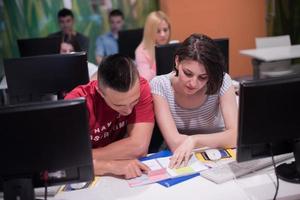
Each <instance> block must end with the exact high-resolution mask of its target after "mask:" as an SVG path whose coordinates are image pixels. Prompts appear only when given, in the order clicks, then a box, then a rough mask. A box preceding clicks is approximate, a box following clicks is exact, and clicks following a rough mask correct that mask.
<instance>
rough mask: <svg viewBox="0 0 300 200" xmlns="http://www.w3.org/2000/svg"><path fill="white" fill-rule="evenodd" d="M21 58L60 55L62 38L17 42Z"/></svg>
mask: <svg viewBox="0 0 300 200" xmlns="http://www.w3.org/2000/svg"><path fill="white" fill-rule="evenodd" d="M17 43H18V47H19V52H20V56H21V57H25V56H38V55H47V54H58V53H59V51H60V43H61V38H60V37H45V38H30V39H19V40H17Z"/></svg>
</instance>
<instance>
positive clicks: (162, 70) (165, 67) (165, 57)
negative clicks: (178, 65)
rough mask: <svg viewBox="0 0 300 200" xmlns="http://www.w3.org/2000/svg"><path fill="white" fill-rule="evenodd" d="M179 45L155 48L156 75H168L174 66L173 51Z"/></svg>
mask: <svg viewBox="0 0 300 200" xmlns="http://www.w3.org/2000/svg"><path fill="white" fill-rule="evenodd" d="M179 46H180V43H172V44H165V45H158V46H155V62H156V75H163V74H168V73H170V72H171V71H172V70H173V68H174V66H175V57H174V53H175V50H176V49H177V48H178V47H179Z"/></svg>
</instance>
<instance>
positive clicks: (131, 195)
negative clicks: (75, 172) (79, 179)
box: [51, 171, 300, 200]
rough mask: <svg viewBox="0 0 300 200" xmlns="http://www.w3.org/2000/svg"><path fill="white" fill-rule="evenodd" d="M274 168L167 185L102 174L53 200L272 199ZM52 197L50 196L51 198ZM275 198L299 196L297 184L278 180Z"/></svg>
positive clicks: (295, 197)
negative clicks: (85, 186) (230, 177)
mask: <svg viewBox="0 0 300 200" xmlns="http://www.w3.org/2000/svg"><path fill="white" fill-rule="evenodd" d="M268 174H270V175H268ZM271 178H272V179H274V180H275V177H274V175H273V171H265V172H260V173H258V174H255V175H251V176H248V177H244V178H240V179H237V180H236V181H234V180H233V181H229V182H226V183H223V184H219V185H218V184H215V183H213V182H210V181H209V180H206V179H205V178H202V177H200V176H198V177H195V178H192V179H190V180H188V181H185V182H182V183H180V184H177V185H175V186H172V187H170V188H165V187H163V186H161V185H159V184H150V185H146V186H141V187H136V188H130V187H129V186H128V184H127V182H126V181H125V180H122V179H117V178H113V177H101V178H100V180H99V182H98V183H97V185H96V186H95V187H93V188H90V189H85V190H77V191H72V192H60V193H58V194H57V195H56V196H55V198H53V199H54V200H68V199H70V200H71V199H73V200H77V199H78V200H81V199H85V200H104V199H105V200H115V199H118V200H129V199H130V200H156V199H157V200H160V199H162V200H187V199H189V200H199V199H205V200H206V199H209V200H221V199H222V200H224V199H230V200H235V199H236V200H243V199H252V200H256V199H257V200H258V199H259V200H264V199H273V196H274V194H275V186H274V183H273V181H272V179H271ZM51 199H52V198H51ZM277 199H300V184H292V183H287V182H284V181H281V180H280V186H279V193H278V195H277Z"/></svg>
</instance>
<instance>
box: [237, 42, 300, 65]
mask: <svg viewBox="0 0 300 200" xmlns="http://www.w3.org/2000/svg"><path fill="white" fill-rule="evenodd" d="M240 53H241V54H243V55H246V56H250V57H253V58H256V59H258V60H262V61H267V62H269V61H278V60H285V59H293V58H299V57H300V44H298V45H292V46H282V47H270V48H260V49H247V50H241V51H240Z"/></svg>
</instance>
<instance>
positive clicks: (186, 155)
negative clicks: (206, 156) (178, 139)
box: [169, 136, 195, 168]
mask: <svg viewBox="0 0 300 200" xmlns="http://www.w3.org/2000/svg"><path fill="white" fill-rule="evenodd" d="M194 148H195V142H194V139H193V136H187V137H186V139H185V140H184V141H183V142H182V143H181V144H180V145H179V147H177V149H176V150H175V152H174V153H173V156H172V158H171V160H170V164H169V167H170V168H174V167H175V168H178V167H180V166H182V164H183V165H184V166H186V165H187V164H188V161H189V159H190V157H191V154H192V151H193V149H194Z"/></svg>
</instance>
